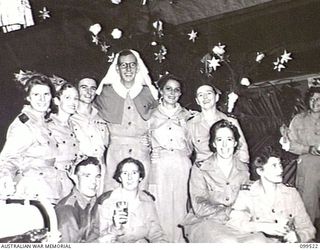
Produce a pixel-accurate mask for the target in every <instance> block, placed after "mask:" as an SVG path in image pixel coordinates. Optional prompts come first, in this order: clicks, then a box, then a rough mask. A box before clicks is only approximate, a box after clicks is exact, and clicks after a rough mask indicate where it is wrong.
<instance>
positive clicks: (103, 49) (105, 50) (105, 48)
mask: <svg viewBox="0 0 320 250" xmlns="http://www.w3.org/2000/svg"><path fill="white" fill-rule="evenodd" d="M109 48H110V45H107V44H106V43H105V42H104V43H103V44H101V51H102V52H104V53H107V52H108V49H109Z"/></svg>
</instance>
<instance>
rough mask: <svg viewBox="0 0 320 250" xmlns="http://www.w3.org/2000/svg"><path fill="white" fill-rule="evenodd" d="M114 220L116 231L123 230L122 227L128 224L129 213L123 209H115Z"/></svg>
mask: <svg viewBox="0 0 320 250" xmlns="http://www.w3.org/2000/svg"><path fill="white" fill-rule="evenodd" d="M112 220H113V225H114V226H115V228H116V229H118V230H119V229H122V225H123V224H126V223H127V222H128V213H127V212H125V211H123V209H115V210H114V214H113V217H112Z"/></svg>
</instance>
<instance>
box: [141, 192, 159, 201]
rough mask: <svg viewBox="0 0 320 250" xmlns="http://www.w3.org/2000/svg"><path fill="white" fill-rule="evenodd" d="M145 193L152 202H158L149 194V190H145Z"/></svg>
mask: <svg viewBox="0 0 320 250" xmlns="http://www.w3.org/2000/svg"><path fill="white" fill-rule="evenodd" d="M143 193H145V194H146V195H147V197H148V198H150V200H152V201H155V200H156V198H155V197H154V196H153V195H152V194H151V193H149V192H148V191H147V190H143Z"/></svg>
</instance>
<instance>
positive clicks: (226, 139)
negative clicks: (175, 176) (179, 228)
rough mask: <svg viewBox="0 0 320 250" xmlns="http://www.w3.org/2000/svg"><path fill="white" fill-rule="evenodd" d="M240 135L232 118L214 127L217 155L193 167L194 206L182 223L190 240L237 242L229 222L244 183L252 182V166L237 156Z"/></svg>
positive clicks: (212, 137) (212, 144)
mask: <svg viewBox="0 0 320 250" xmlns="http://www.w3.org/2000/svg"><path fill="white" fill-rule="evenodd" d="M239 139H240V134H239V132H238V129H237V127H236V126H235V125H234V124H233V123H232V122H230V121H227V120H224V119H222V120H220V121H218V122H216V123H214V124H213V125H212V127H211V128H210V139H209V147H210V150H211V151H212V152H213V155H212V156H211V157H209V158H208V159H207V160H206V161H203V162H202V163H197V164H195V165H194V166H193V167H192V169H191V176H190V181H189V191H190V197H191V205H192V209H191V211H190V212H189V213H188V215H187V216H186V218H185V220H184V221H183V222H182V225H183V226H184V230H185V235H186V237H187V238H188V240H189V242H198V243H203V242H206V243H209V242H212V243H222V242H225V243H226V242H237V236H236V235H235V234H234V230H232V229H230V228H228V227H227V226H226V225H225V224H226V222H227V220H228V218H229V214H230V211H231V206H232V205H233V203H234V201H235V199H236V197H237V195H238V192H239V189H240V186H241V184H244V183H246V182H248V180H249V170H248V166H247V165H246V164H245V163H243V162H241V161H240V160H239V158H238V157H236V156H235V152H236V149H237V146H238V145H239Z"/></svg>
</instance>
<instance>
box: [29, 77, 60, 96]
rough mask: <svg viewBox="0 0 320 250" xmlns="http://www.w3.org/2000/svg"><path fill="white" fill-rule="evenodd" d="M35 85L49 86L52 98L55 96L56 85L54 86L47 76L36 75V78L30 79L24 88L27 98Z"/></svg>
mask: <svg viewBox="0 0 320 250" xmlns="http://www.w3.org/2000/svg"><path fill="white" fill-rule="evenodd" d="M35 85H43V86H48V87H49V89H50V92H51V95H52V96H54V95H55V88H54V85H53V84H52V82H51V80H50V79H49V78H48V77H47V76H45V75H40V74H39V75H34V76H32V77H30V79H28V80H27V81H26V84H25V86H24V90H25V92H26V96H28V95H29V94H30V92H31V89H32V88H33V87H34V86H35Z"/></svg>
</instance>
